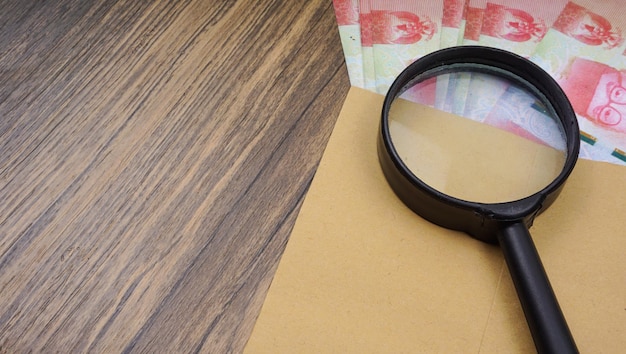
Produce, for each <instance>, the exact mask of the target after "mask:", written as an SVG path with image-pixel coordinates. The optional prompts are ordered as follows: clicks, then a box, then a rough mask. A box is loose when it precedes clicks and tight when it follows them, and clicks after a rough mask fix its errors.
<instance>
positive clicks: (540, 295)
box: [498, 222, 578, 353]
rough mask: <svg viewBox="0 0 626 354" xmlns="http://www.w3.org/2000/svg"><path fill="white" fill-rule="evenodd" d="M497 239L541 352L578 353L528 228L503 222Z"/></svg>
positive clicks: (536, 344) (519, 224)
mask: <svg viewBox="0 0 626 354" xmlns="http://www.w3.org/2000/svg"><path fill="white" fill-rule="evenodd" d="M498 242H499V243H500V247H501V248H502V252H503V253H504V259H505V260H506V264H507V266H508V268H509V272H510V273H511V277H512V278H513V283H514V284H515V290H516V291H517V296H518V297H519V300H520V302H521V304H522V309H523V310H524V315H525V316H526V321H527V322H528V327H529V328H530V333H531V334H532V337H533V341H534V342H535V347H536V349H537V352H539V353H578V349H577V348H576V343H574V338H573V337H572V334H571V332H570V330H569V327H568V326H567V323H566V322H565V317H563V312H561V308H560V307H559V303H558V301H557V299H556V296H555V295H554V291H553V290H552V286H550V281H549V280H548V276H547V275H546V272H545V270H544V268H543V265H542V264H541V260H540V259H539V254H538V253H537V249H536V248H535V244H534V243H533V240H532V238H531V237H530V233H529V232H528V228H527V227H526V225H524V224H523V223H522V222H518V223H512V224H509V225H506V226H504V227H503V228H501V229H500V231H499V233H498Z"/></svg>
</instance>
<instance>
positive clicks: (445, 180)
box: [389, 64, 567, 203]
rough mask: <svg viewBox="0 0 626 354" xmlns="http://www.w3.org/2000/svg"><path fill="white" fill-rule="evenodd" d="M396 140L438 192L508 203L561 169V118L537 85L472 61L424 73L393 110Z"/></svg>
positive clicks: (391, 121)
mask: <svg viewBox="0 0 626 354" xmlns="http://www.w3.org/2000/svg"><path fill="white" fill-rule="evenodd" d="M389 133H390V137H391V142H392V144H393V146H394V148H395V150H396V153H397V154H398V156H399V157H400V159H401V161H402V162H403V163H404V164H405V165H406V167H407V168H408V169H409V170H410V171H411V172H412V173H413V174H414V175H415V176H416V177H417V178H419V179H420V180H421V181H423V182H424V183H426V184H427V185H429V186H430V187H432V188H434V189H436V190H437V191H439V192H442V193H444V194H447V195H449V196H451V197H454V198H457V199H462V200H466V201H470V202H480V203H502V202H510V201H515V200H518V199H522V198H525V197H528V196H530V195H532V194H535V193H537V192H539V191H540V190H542V189H543V188H545V187H547V186H548V185H549V184H550V183H551V182H552V181H554V180H555V179H556V178H557V177H558V175H559V174H560V173H561V171H562V170H563V167H564V165H565V160H566V157H567V156H566V151H567V149H566V143H567V142H566V138H565V132H564V129H563V126H562V124H561V121H560V120H559V118H558V117H557V116H556V113H555V112H554V110H553V108H552V107H551V106H550V105H549V103H548V102H547V100H546V99H545V97H543V95H542V94H541V93H539V92H538V91H537V90H536V89H535V88H534V87H532V86H531V85H530V84H528V83H526V82H525V81H524V80H521V79H520V78H518V77H515V76H513V75H511V74H508V73H503V72H501V71H499V69H494V68H489V67H479V66H475V65H471V64H467V65H459V64H456V65H455V66H454V67H448V68H438V69H436V70H433V71H431V72H426V73H424V74H423V75H421V76H420V77H419V78H417V79H416V80H413V82H411V83H410V84H408V85H407V86H405V87H404V89H403V90H402V93H401V94H400V95H399V96H398V97H396V99H395V100H394V101H393V103H392V104H391V108H390V111H389Z"/></svg>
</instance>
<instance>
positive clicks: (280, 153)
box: [0, 0, 349, 353]
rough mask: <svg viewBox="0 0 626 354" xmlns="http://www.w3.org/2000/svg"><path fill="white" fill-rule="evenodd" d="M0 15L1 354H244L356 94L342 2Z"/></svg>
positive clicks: (43, 8)
mask: <svg viewBox="0 0 626 354" xmlns="http://www.w3.org/2000/svg"><path fill="white" fill-rule="evenodd" d="M0 8H2V9H3V12H2V13H0V47H1V49H0V82H2V86H0V117H1V118H2V119H1V120H0V149H1V150H0V151H2V154H0V198H1V199H0V200H2V201H3V202H2V203H1V204H0V353H2V352H24V351H35V352H40V351H45V352H57V351H58V352H70V351H71V352H103V351H106V352H119V351H142V352H143V351H148V352H155V351H158V352H192V351H202V352H220V353H222V352H239V351H241V350H242V348H243V346H244V345H245V342H246V340H247V338H248V336H249V334H250V332H251V330H252V326H253V325H254V320H255V319H256V316H257V315H258V312H259V310H260V306H261V304H262V301H263V298H264V296H265V293H266V291H267V287H268V286H269V283H270V281H271V277H272V275H273V272H274V270H275V268H276V265H277V262H278V260H279V258H280V255H281V254H282V250H283V248H284V245H285V243H286V240H287V238H288V235H289V232H290V230H291V228H292V226H293V223H294V221H295V218H296V216H297V212H298V210H299V207H300V204H301V202H302V200H303V197H304V195H305V193H306V190H307V188H308V185H309V183H310V181H311V179H312V177H313V174H314V171H315V168H316V166H317V164H318V162H319V159H320V157H321V153H322V151H323V148H324V145H325V143H326V141H327V139H328V136H329V134H330V131H331V129H332V125H333V123H334V120H335V118H336V116H337V114H338V112H339V109H340V107H341V105H342V103H343V99H344V97H345V94H346V93H347V89H348V86H349V83H348V78H347V74H346V71H345V66H344V63H343V56H342V52H341V46H340V42H339V38H338V35H337V29H336V23H335V20H334V15H333V11H332V5H331V3H330V2H324V1H321V0H315V1H289V2H286V1H283V2H281V1H272V0H263V1H254V2H253V1H208V0H205V1H201V0H187V1H176V2H170V1H156V0H155V1H130V0H117V1H105V0H99V1H98V0H89V1H77V0H60V1H56V2H44V1H34V0H27V1H23V0H22V1H16V0H6V1H0Z"/></svg>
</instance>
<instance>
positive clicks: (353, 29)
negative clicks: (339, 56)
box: [333, 0, 365, 87]
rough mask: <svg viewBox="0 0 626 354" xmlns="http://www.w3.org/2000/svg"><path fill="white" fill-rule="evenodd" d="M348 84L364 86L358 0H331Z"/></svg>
mask: <svg viewBox="0 0 626 354" xmlns="http://www.w3.org/2000/svg"><path fill="white" fill-rule="evenodd" d="M333 7H334V9H335V17H336V18H337V27H338V29H339V38H340V39H341V45H342V48H343V55H344V58H345V61H346V67H347V69H348V76H349V78H350V85H352V86H356V87H365V82H364V81H363V80H364V79H363V53H362V51H361V25H360V22H359V1H358V0H333Z"/></svg>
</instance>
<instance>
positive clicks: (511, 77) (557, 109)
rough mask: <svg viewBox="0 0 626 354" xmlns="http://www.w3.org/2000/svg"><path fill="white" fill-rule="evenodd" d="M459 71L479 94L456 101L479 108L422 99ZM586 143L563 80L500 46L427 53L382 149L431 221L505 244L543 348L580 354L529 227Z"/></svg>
mask: <svg viewBox="0 0 626 354" xmlns="http://www.w3.org/2000/svg"><path fill="white" fill-rule="evenodd" d="M467 74H469V75H467ZM454 76H459V77H470V78H471V80H472V81H471V83H470V86H469V87H470V90H469V93H468V94H467V95H466V96H465V97H460V98H458V97H447V98H446V99H448V100H450V99H452V100H455V99H464V100H465V103H464V104H465V112H466V113H468V112H471V114H467V115H466V117H461V116H459V115H454V114H451V113H449V112H444V111H441V110H436V109H434V108H432V107H428V106H426V105H424V104H422V103H423V102H422V103H420V99H419V98H420V97H426V96H428V95H424V94H420V92H421V93H423V92H426V91H428V90H434V91H433V92H435V91H436V87H433V85H437V83H438V82H441V80H449V82H448V84H450V85H451V84H454V80H452V79H451V78H453V77H454ZM448 91H449V92H453V91H454V90H448ZM457 103H458V102H457ZM470 105H477V106H476V107H478V108H476V107H474V108H472V107H469V106H470ZM457 106H458V104H457ZM579 147H580V142H579V130H578V124H577V121H576V116H575V114H574V111H573V109H572V107H571V105H570V103H569V101H568V99H567V97H566V96H565V94H564V93H563V91H562V90H561V88H560V87H559V85H558V84H557V83H556V82H555V81H554V80H553V79H552V78H551V77H550V75H548V74H547V73H546V72H545V71H543V70H542V69H541V68H539V67H538V66H537V65H535V64H533V63H532V62H530V61H528V60H526V59H524V58H522V57H520V56H517V55H515V54H513V53H510V52H507V51H503V50H499V49H496V48H488V47H480V46H464V47H453V48H447V49H442V50H440V51H437V52H434V53H431V54H429V55H427V56H425V57H422V58H421V59H419V60H417V61H415V62H414V63H413V64H411V65H410V66H409V67H407V68H406V69H405V70H404V71H403V72H402V73H401V74H400V75H399V76H398V78H397V79H396V80H395V82H394V83H393V84H392V86H391V87H390V89H389V91H388V93H387V95H386V97H385V101H384V104H383V111H382V120H381V124H380V132H379V136H378V155H379V160H380V164H381V167H382V170H383V172H384V175H385V177H386V179H387V181H388V183H389V185H390V186H391V188H392V189H393V191H394V192H395V193H396V195H397V196H398V197H399V198H400V199H401V200H402V201H403V202H404V203H405V204H406V205H407V206H408V207H409V208H410V209H412V210H413V211H414V212H416V213H417V214H419V215H420V216H422V217H423V218H425V219H426V220H429V221H431V222H433V223H435V224H438V225H440V226H443V227H446V228H449V229H454V230H459V231H463V232H465V233H467V234H469V235H471V236H473V237H475V238H477V239H479V240H482V241H485V242H489V243H494V244H499V245H500V247H501V248H502V251H503V253H504V258H505V260H506V263H507V266H508V269H509V272H510V273H511V277H512V279H513V283H514V285H515V289H516V291H517V294H518V297H519V300H520V302H521V305H522V309H523V311H524V315H525V317H526V320H527V323H528V326H529V329H530V332H531V334H532V337H533V341H534V343H535V346H536V348H537V350H538V352H540V353H570V352H577V349H576V345H575V343H574V339H573V337H572V335H571V333H570V330H569V328H568V326H567V323H566V321H565V318H564V316H563V313H562V311H561V309H560V307H559V304H558V302H557V299H556V296H555V294H554V292H553V290H552V287H551V286H550V282H549V280H548V277H547V275H546V273H545V270H544V268H543V265H542V263H541V260H540V258H539V255H538V253H537V250H536V248H535V245H534V243H533V241H532V238H531V236H530V233H529V231H528V229H529V228H530V227H531V225H532V224H533V222H534V220H535V217H536V216H537V215H538V214H540V213H541V212H543V211H544V210H545V209H546V208H547V207H548V206H550V204H552V202H553V201H554V200H555V198H556V197H557V195H558V194H559V192H560V191H561V189H562V187H563V184H564V182H565V180H566V179H567V177H568V176H569V174H570V173H571V171H572V169H573V168H574V165H575V163H576V160H577V157H578V151H579Z"/></svg>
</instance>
